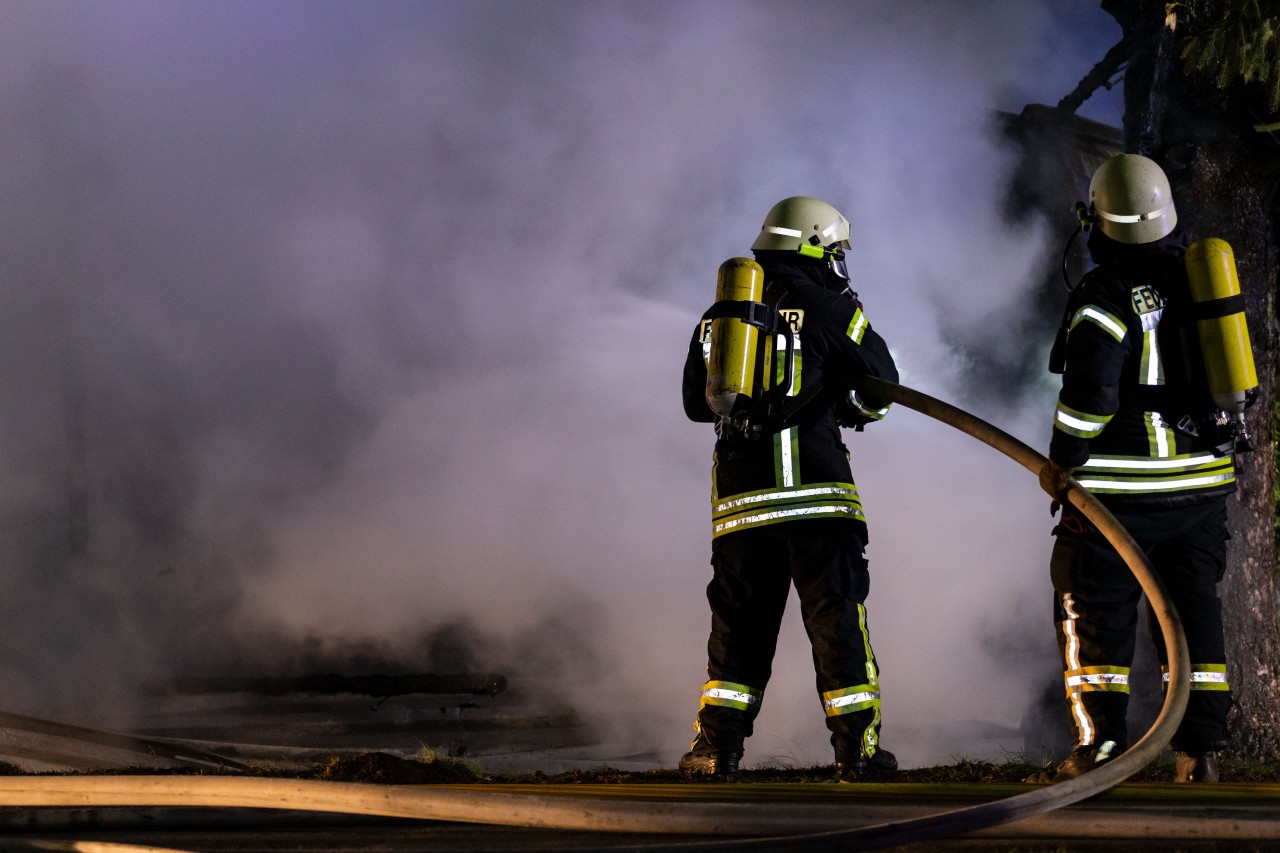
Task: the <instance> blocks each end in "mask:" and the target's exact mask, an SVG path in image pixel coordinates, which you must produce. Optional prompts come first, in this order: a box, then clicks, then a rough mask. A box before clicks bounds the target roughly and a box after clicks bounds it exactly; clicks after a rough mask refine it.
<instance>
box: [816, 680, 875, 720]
mask: <svg viewBox="0 0 1280 853" xmlns="http://www.w3.org/2000/svg"><path fill="white" fill-rule="evenodd" d="M879 704H880V691H879V690H877V689H875V687H873V686H872V685H870V684H860V685H858V686H857V687H846V688H843V689H841V690H832V691H829V692H827V693H823V694H822V707H823V709H824V710H825V711H826V714H827V716H828V717H835V716H838V715H840V714H852V713H853V712H854V711H864V710H866V709H867V708H871V707H874V706H877V705H879Z"/></svg>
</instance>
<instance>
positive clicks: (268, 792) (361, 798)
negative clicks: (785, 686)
mask: <svg viewBox="0 0 1280 853" xmlns="http://www.w3.org/2000/svg"><path fill="white" fill-rule="evenodd" d="M861 390H864V391H866V392H868V393H870V394H873V395H874V396H877V397H880V398H882V399H886V400H889V401H891V402H894V403H898V404H900V405H902V406H905V407H907V408H909V409H914V410H915V411H917V412H920V413H922V414H924V415H927V416H929V417H931V418H934V419H936V420H939V421H942V422H943V423H945V424H948V425H950V426H952V427H955V428H956V429H958V430H960V431H961V432H964V433H966V434H967V435H969V436H972V437H973V438H975V439H977V440H979V441H982V442H983V443H985V444H987V445H989V446H991V447H993V448H995V449H996V450H998V451H1000V452H1001V453H1003V454H1005V455H1006V456H1008V457H1009V458H1011V459H1013V460H1014V461H1016V462H1018V463H1019V464H1021V465H1022V466H1023V467H1025V468H1027V469H1028V470H1030V471H1032V472H1037V473H1038V472H1039V470H1040V468H1041V466H1042V465H1043V464H1044V462H1045V459H1044V457H1043V456H1041V455H1040V454H1039V453H1037V452H1036V451H1034V450H1032V449H1031V448H1030V447H1028V446H1027V445H1025V444H1023V443H1022V442H1020V441H1018V440H1017V439H1015V438H1013V437H1012V436H1010V435H1008V434H1007V433H1004V432H1002V431H1001V430H999V429H997V428H996V427H994V426H992V425H991V424H989V423H987V422H985V421H983V420H981V419H979V418H977V417H974V416H973V415H971V414H969V413H968V412H965V411H962V410H960V409H957V408H955V407H954V406H951V405H949V404H947V403H944V402H942V401H941V400H937V399H935V398H933V397H930V396H928V395H926V394H922V393H920V392H918V391H915V390H912V389H911V388H907V387H905V386H902V385H897V384H894V383H889V382H884V381H881V380H875V379H868V380H866V381H865V383H864V385H863V386H862V388H861ZM1064 499H1065V500H1067V501H1069V502H1070V503H1071V504H1072V505H1074V506H1075V507H1077V508H1078V509H1079V510H1080V511H1081V512H1082V513H1083V514H1084V515H1085V517H1087V518H1088V519H1089V520H1090V521H1092V522H1093V523H1094V524H1095V525H1097V527H1098V529H1099V530H1101V531H1102V533H1103V534H1104V535H1105V536H1106V537H1107V539H1108V540H1109V541H1110V542H1111V543H1112V544H1113V545H1114V546H1115V548H1116V550H1117V551H1118V552H1119V553H1120V555H1121V556H1122V557H1123V558H1124V560H1125V562H1126V563H1127V564H1128V566H1129V568H1130V569H1131V570H1132V571H1133V573H1134V575H1135V576H1136V577H1137V579H1138V582H1139V583H1140V584H1141V586H1142V589H1143V591H1144V592H1145V593H1146V595H1147V599H1148V601H1149V602H1150V604H1151V607H1152V609H1153V611H1154V613H1155V617H1156V619H1157V620H1158V622H1159V624H1160V628H1161V629H1162V631H1163V634H1164V639H1165V644H1166V651H1167V653H1168V660H1169V685H1170V689H1169V690H1168V692H1167V694H1166V696H1165V700H1164V705H1163V707H1162V708H1161V710H1160V713H1159V715H1158V716H1157V718H1156V720H1155V722H1154V723H1153V724H1152V726H1151V729H1150V730H1149V731H1148V732H1147V733H1146V734H1145V735H1144V736H1143V737H1142V738H1141V739H1140V740H1139V741H1138V742H1137V743H1135V744H1134V745H1133V746H1132V747H1131V748H1130V749H1129V750H1128V751H1127V752H1125V753H1123V754H1122V755H1120V756H1119V757H1118V758H1115V759H1113V760H1111V761H1108V762H1106V763H1105V764H1102V765H1100V766H1099V767H1098V768H1097V769H1095V770H1093V771H1092V772H1089V773H1086V774H1084V775H1082V776H1078V777H1076V778H1074V779H1070V780H1068V781H1065V782H1061V783H1059V784H1056V785H1045V786H1037V787H1034V788H1031V789H1029V790H1028V791H1027V792H1026V793H1024V794H1018V795H1016V796H1013V797H1009V798H1006V799H1003V800H997V801H994V802H989V803H982V804H980V805H975V806H970V807H966V808H960V809H954V810H951V811H946V812H942V813H940V814H935V815H929V816H927V817H923V818H917V819H911V820H902V821H895V822H891V823H883V824H877V825H873V826H864V827H859V828H857V829H849V830H838V831H834V832H821V833H811V832H806V827H805V825H804V821H803V817H802V816H800V815H793V816H791V817H789V816H788V815H787V814H786V810H782V809H778V810H774V811H775V812H777V815H776V820H773V821H770V820H768V819H765V820H764V821H763V822H762V821H761V814H760V812H761V810H760V808H759V805H758V804H751V803H703V802H676V803H663V802H636V801H631V802H619V801H587V800H583V799H572V800H569V799H565V798H559V797H548V796H527V795H519V794H500V793H488V794H486V793H485V792H484V791H483V789H477V790H474V791H470V790H469V791H458V790H433V789H431V788H409V787H394V786H381V785H364V784H354V783H334V782H314V781H300V780H286V779H269V778H229V777H198V776H195V777H193V776H71V777H8V778H0V805H8V806H28V807H29V806H73V807H106V806H184V807H192V806H205V807H219V808H233V807H241V808H243V807H248V808H269V809H290V810H303V811H324V812H336V813H346V814H364V815H379V816H385V817H407V818H421V819H429V820H444V821H461V822H471V823H488V824H497V825H506V826H527V827H544V828H559V829H571V830H596V831H604V832H639V833H667V834H697V835H711V836H720V837H723V836H726V835H740V834H741V833H742V828H741V825H742V823H743V819H744V818H746V817H748V816H749V817H750V821H749V822H750V823H751V824H752V825H753V826H755V827H757V828H763V829H765V830H767V831H769V832H770V833H771V837H767V838H752V839H738V840H731V841H714V842H703V843H694V844H677V845H670V844H667V845H650V846H645V847H643V848H636V849H645V850H662V851H678V850H690V851H693V850H708V851H710V850H715V851H728V850H734V851H737V850H776V851H788V850H805V851H817V850H869V849H875V848H880V847H888V846H892V845H897V844H907V843H911V842H917V841H923V840H927V839H931V838H941V837H946V836H951V835H957V834H961V833H965V832H972V831H975V830H979V829H985V828H987V827H992V826H998V825H1000V824H1003V823H1009V822H1012V821H1015V820H1019V819H1021V818H1026V817H1031V816H1033V815H1037V814H1042V813H1044V812H1048V811H1052V810H1053V809H1057V808H1061V807H1062V806H1066V805H1070V804H1071V803H1075V802H1079V801H1080V800H1083V799H1085V798H1087V797H1090V796H1093V795H1095V794H1098V793H1100V792H1102V791H1105V790H1106V789H1108V788H1110V787H1112V786H1114V785H1116V784H1118V783H1120V782H1122V781H1124V780H1125V779H1127V778H1128V777H1129V776H1131V775H1133V774H1134V773H1136V772H1137V771H1139V770H1141V769H1142V768H1143V767H1145V766H1146V765H1147V764H1149V763H1150V762H1151V761H1152V760H1153V759H1154V758H1156V757H1157V756H1158V755H1159V754H1160V752H1161V751H1162V750H1163V749H1164V747H1165V745H1166V744H1167V743H1168V742H1169V740H1170V738H1171V737H1172V735H1173V733H1174V731H1175V730H1176V728H1177V727H1178V724H1179V722H1180V721H1181V720H1182V715H1183V712H1184V710H1185V708H1186V703H1187V697H1188V695H1189V692H1190V682H1189V679H1188V673H1189V672H1190V662H1189V658H1188V653H1187V643H1186V638H1185V636H1184V634H1183V631H1182V625H1181V622H1180V621H1179V619H1178V615H1177V613H1176V612H1175V611H1174V608H1173V605H1172V604H1171V603H1170V601H1169V598H1168V595H1167V594H1166V592H1165V590H1164V587H1163V585H1162V584H1161V582H1160V580H1159V578H1158V577H1156V575H1155V574H1154V573H1153V571H1152V569H1151V566H1150V564H1149V563H1148V562H1147V559H1146V555H1145V554H1144V553H1143V552H1142V550H1141V549H1140V548H1139V547H1138V546H1137V544H1136V543H1135V542H1134V541H1133V539H1132V538H1131V537H1130V536H1129V534H1128V533H1127V532H1125V530H1124V529H1123V528H1122V527H1121V526H1120V525H1119V523H1118V522H1117V521H1116V520H1115V518H1114V517H1113V516H1112V515H1111V513H1110V512H1108V511H1107V509H1106V508H1105V507H1103V506H1102V504H1101V503H1099V502H1098V500H1097V499H1096V498H1094V497H1093V495H1091V494H1089V492H1088V491H1086V490H1085V489H1083V488H1082V487H1080V486H1079V484H1077V483H1075V481H1074V480H1073V481H1071V482H1070V484H1069V485H1068V488H1067V491H1066V493H1065V495H1064ZM612 849H619V848H612Z"/></svg>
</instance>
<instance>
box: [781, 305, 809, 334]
mask: <svg viewBox="0 0 1280 853" xmlns="http://www.w3.org/2000/svg"><path fill="white" fill-rule="evenodd" d="M778 316H780V317H781V318H782V319H783V320H786V321H787V325H789V326H790V327H791V331H792V332H798V331H800V327H801V326H803V325H804V309H803V308H779V309H778Z"/></svg>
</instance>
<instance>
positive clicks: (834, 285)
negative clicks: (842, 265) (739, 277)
mask: <svg viewBox="0 0 1280 853" xmlns="http://www.w3.org/2000/svg"><path fill="white" fill-rule="evenodd" d="M755 256H756V262H757V263H758V264H760V267H761V269H763V270H764V279H765V283H766V285H768V284H773V283H775V282H776V283H778V284H780V285H782V286H783V287H784V288H786V287H787V286H788V285H789V284H790V283H792V282H800V283H803V284H812V285H815V286H817V287H821V288H823V289H824V290H831V291H834V292H836V293H840V292H842V291H843V290H844V289H845V288H846V287H848V286H849V283H848V282H847V281H845V280H844V279H842V278H840V276H838V275H836V274H835V273H834V272H832V271H831V268H830V267H829V266H827V264H826V263H825V262H823V261H820V260H815V259H813V258H805V257H802V256H800V255H797V254H795V253H794V252H756V253H755Z"/></svg>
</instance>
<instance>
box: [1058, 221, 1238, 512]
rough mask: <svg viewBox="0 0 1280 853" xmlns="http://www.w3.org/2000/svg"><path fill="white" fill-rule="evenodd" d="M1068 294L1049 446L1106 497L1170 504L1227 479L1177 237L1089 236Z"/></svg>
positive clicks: (1217, 489)
mask: <svg viewBox="0 0 1280 853" xmlns="http://www.w3.org/2000/svg"><path fill="white" fill-rule="evenodd" d="M1089 248H1090V251H1091V252H1092V253H1093V256H1094V259H1095V260H1097V261H1098V262H1099V266H1098V267H1096V268H1095V269H1094V270H1092V271H1091V272H1090V273H1089V274H1088V275H1087V276H1085V279H1084V281H1083V282H1081V284H1080V286H1079V288H1077V290H1076V291H1074V292H1073V293H1072V296H1071V302H1070V304H1069V307H1068V317H1069V320H1068V322H1067V329H1068V332H1067V341H1066V365H1065V369H1064V370H1063V377H1062V391H1061V393H1060V394H1059V397H1058V405H1057V410H1056V412H1055V413H1054V423H1053V426H1054V429H1053V438H1052V440H1051V442H1050V445H1049V455H1050V457H1051V458H1052V459H1053V460H1054V461H1055V462H1057V463H1058V464H1059V465H1061V466H1063V467H1067V468H1077V469H1078V470H1076V471H1075V477H1076V479H1077V480H1078V481H1079V482H1080V484H1081V485H1082V486H1084V487H1085V488H1087V489H1089V490H1090V491H1092V492H1094V493H1095V494H1097V495H1098V496H1099V497H1100V498H1101V499H1102V500H1103V501H1104V502H1105V503H1110V504H1141V503H1155V504H1177V503H1187V502H1195V501H1198V500H1202V499H1204V498H1206V497H1209V496H1212V495H1219V494H1226V493H1229V492H1232V491H1234V490H1235V460H1234V457H1233V454H1232V452H1231V445H1230V444H1229V443H1226V444H1223V443H1222V442H1223V441H1225V439H1220V438H1219V437H1218V436H1217V434H1216V433H1217V429H1216V427H1215V424H1214V421H1213V414H1214V406H1213V402H1212V398H1211V397H1210V395H1209V392H1208V385H1207V382H1206V380H1205V378H1204V369H1203V361H1202V356H1201V355H1200V346H1199V340H1198V338H1197V337H1196V332H1195V322H1194V318H1193V316H1192V312H1191V309H1192V302H1191V292H1190V286H1189V285H1188V283H1187V276H1186V269H1185V267H1184V265H1183V254H1184V252H1183V248H1182V247H1181V246H1179V245H1177V243H1176V238H1172V239H1171V238H1166V241H1162V242H1161V243H1157V244H1150V245H1148V246H1127V245H1123V244H1120V243H1116V242H1114V241H1112V240H1110V239H1109V238H1106V237H1105V235H1102V234H1101V233H1100V232H1098V233H1095V235H1093V237H1092V238H1091V239H1090V242H1089Z"/></svg>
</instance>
